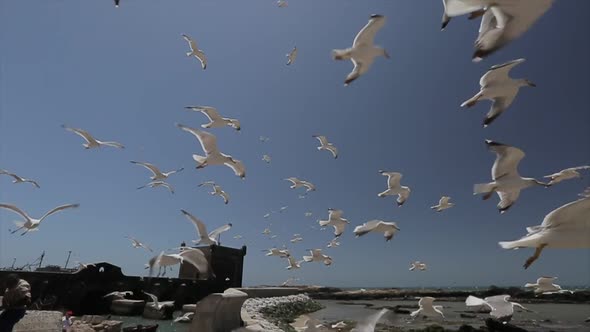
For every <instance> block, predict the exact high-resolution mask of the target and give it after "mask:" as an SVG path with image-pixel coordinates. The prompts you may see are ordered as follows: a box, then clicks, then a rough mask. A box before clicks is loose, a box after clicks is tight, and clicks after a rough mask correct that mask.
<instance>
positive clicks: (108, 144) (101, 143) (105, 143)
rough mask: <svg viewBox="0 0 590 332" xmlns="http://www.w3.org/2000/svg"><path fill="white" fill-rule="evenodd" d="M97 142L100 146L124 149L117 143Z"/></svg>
mask: <svg viewBox="0 0 590 332" xmlns="http://www.w3.org/2000/svg"><path fill="white" fill-rule="evenodd" d="M97 142H98V144H100V145H106V146H112V147H114V148H119V149H124V148H125V146H124V145H123V144H121V143H119V142H113V141H110V142H102V141H97Z"/></svg>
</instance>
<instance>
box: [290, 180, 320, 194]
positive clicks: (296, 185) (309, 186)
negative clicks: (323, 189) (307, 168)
mask: <svg viewBox="0 0 590 332" xmlns="http://www.w3.org/2000/svg"><path fill="white" fill-rule="evenodd" d="M285 181H289V182H291V183H292V184H293V185H292V186H291V187H289V188H291V189H295V188H301V187H305V188H307V190H306V192H310V191H315V185H314V184H313V183H311V182H309V181H305V180H299V179H298V178H296V177H290V178H286V179H285Z"/></svg>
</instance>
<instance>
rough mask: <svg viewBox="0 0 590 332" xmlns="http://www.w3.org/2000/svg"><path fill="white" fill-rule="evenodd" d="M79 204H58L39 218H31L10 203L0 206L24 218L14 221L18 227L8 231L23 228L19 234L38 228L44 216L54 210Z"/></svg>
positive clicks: (14, 231) (54, 211)
mask: <svg viewBox="0 0 590 332" xmlns="http://www.w3.org/2000/svg"><path fill="white" fill-rule="evenodd" d="M79 206H80V204H66V205H61V206H58V207H56V208H54V209H52V210H50V211H49V212H47V213H45V214H44V215H43V216H42V217H41V218H39V219H34V218H31V217H30V216H29V215H28V214H27V213H26V212H24V211H23V210H21V209H19V208H17V207H16V206H14V205H12V204H4V203H0V208H3V209H7V210H10V211H12V212H14V213H17V214H19V215H20V216H21V217H23V218H24V221H15V222H14V224H15V225H16V227H18V228H17V229H15V230H13V231H11V232H10V233H11V234H14V233H16V232H18V231H19V230H21V229H23V228H25V229H26V230H25V231H24V232H23V233H22V234H21V236H22V235H25V234H27V233H28V232H32V231H37V230H39V229H38V227H39V225H40V224H41V222H42V221H43V220H44V219H45V218H47V217H49V216H50V215H52V214H54V213H56V212H59V211H63V210H66V209H71V208H77V207H79Z"/></svg>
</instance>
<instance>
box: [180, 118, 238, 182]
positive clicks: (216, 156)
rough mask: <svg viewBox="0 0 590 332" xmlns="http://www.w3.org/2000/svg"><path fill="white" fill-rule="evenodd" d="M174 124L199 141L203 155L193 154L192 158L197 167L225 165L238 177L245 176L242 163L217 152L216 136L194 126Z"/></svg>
mask: <svg viewBox="0 0 590 332" xmlns="http://www.w3.org/2000/svg"><path fill="white" fill-rule="evenodd" d="M176 126H177V127H178V128H180V129H182V130H184V131H186V132H188V133H191V134H193V135H194V136H195V137H196V138H197V139H198V140H199V142H200V143H201V147H202V148H203V151H205V155H206V156H205V157H203V156H199V155H196V154H194V155H193V159H194V160H195V161H196V162H197V163H198V166H197V169H199V168H204V167H206V166H209V165H225V166H227V167H229V168H231V169H232V170H233V171H234V174H236V175H237V176H239V177H240V178H242V179H243V178H245V177H246V169H245V168H244V164H243V163H242V162H241V161H239V160H237V159H234V158H233V157H232V156H230V155H227V154H223V153H221V152H219V149H218V148H217V137H215V136H214V135H213V134H210V133H208V132H206V131H202V130H199V129H195V128H190V127H187V126H184V125H182V124H176Z"/></svg>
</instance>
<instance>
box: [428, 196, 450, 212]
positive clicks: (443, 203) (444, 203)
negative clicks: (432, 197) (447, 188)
mask: <svg viewBox="0 0 590 332" xmlns="http://www.w3.org/2000/svg"><path fill="white" fill-rule="evenodd" d="M450 200H451V198H450V197H449V196H443V197H441V198H440V200H439V201H438V205H435V206H431V207H430V208H431V209H433V210H436V212H441V211H443V210H446V209H450V208H452V207H453V206H455V203H450V202H449V201H450Z"/></svg>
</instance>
